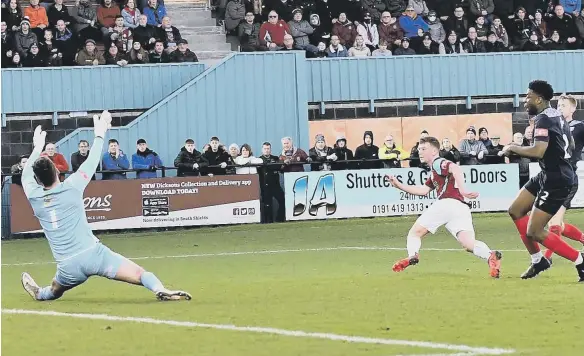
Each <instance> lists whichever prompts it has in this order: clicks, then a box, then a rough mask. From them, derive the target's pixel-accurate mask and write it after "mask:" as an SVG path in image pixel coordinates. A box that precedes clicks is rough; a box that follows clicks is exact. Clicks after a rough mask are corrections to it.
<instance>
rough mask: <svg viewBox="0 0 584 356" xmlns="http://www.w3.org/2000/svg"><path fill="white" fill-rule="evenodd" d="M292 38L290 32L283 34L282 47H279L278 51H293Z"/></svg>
mask: <svg viewBox="0 0 584 356" xmlns="http://www.w3.org/2000/svg"><path fill="white" fill-rule="evenodd" d="M295 50H296V48H295V47H294V38H293V37H292V35H290V34H286V35H284V47H282V48H280V51H295Z"/></svg>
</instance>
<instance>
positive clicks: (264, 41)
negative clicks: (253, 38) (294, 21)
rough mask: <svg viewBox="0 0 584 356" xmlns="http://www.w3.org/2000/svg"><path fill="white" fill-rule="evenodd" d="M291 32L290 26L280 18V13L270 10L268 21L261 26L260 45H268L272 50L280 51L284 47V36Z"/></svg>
mask: <svg viewBox="0 0 584 356" xmlns="http://www.w3.org/2000/svg"><path fill="white" fill-rule="evenodd" d="M287 33H288V34H289V33H290V27H288V24H287V23H286V22H285V21H284V20H278V14H277V13H276V12H275V11H270V14H269V15H268V22H264V23H263V24H262V25H261V27H260V36H259V40H260V45H262V46H265V47H267V48H268V49H269V50H270V51H278V50H280V49H281V48H282V47H284V36H285V35H286V34H287Z"/></svg>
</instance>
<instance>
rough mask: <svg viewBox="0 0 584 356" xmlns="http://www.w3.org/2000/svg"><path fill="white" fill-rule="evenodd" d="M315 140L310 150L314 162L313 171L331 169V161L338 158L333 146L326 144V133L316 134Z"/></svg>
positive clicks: (309, 153)
mask: <svg viewBox="0 0 584 356" xmlns="http://www.w3.org/2000/svg"><path fill="white" fill-rule="evenodd" d="M314 141H315V143H314V147H313V148H311V149H310V150H309V151H308V156H309V157H310V160H311V162H312V164H311V165H310V170H311V171H313V172H316V171H330V170H331V162H332V161H336V160H337V158H338V157H337V155H336V154H335V152H334V151H333V149H332V148H331V147H328V146H327V145H326V142H325V140H324V135H322V134H318V135H316V137H315V138H314Z"/></svg>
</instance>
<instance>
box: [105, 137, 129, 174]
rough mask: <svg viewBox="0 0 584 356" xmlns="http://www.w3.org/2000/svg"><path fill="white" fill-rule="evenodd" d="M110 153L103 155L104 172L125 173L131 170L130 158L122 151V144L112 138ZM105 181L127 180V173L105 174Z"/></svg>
mask: <svg viewBox="0 0 584 356" xmlns="http://www.w3.org/2000/svg"><path fill="white" fill-rule="evenodd" d="M108 144H109V146H108V151H107V152H106V153H104V154H103V157H102V159H101V167H102V168H103V170H104V171H123V170H127V169H130V162H129V161H128V157H127V156H126V155H125V154H124V152H122V150H120V144H119V142H118V140H116V139H115V138H112V139H110V140H109V142H108ZM101 179H103V180H112V179H126V172H120V173H114V172H112V173H103V174H102V178H101Z"/></svg>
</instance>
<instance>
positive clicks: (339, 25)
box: [332, 12, 357, 48]
mask: <svg viewBox="0 0 584 356" xmlns="http://www.w3.org/2000/svg"><path fill="white" fill-rule="evenodd" d="M332 34H333V35H335V36H338V37H339V40H340V41H341V44H342V45H343V46H345V47H346V48H349V47H350V46H352V45H353V44H354V43H355V38H356V37H357V26H355V25H354V24H353V23H352V22H351V21H349V19H347V14H345V13H344V12H341V13H340V14H339V19H338V21H337V22H335V23H334V24H333V32H332Z"/></svg>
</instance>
